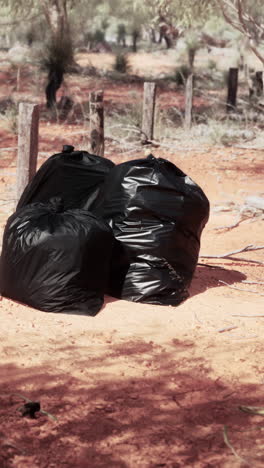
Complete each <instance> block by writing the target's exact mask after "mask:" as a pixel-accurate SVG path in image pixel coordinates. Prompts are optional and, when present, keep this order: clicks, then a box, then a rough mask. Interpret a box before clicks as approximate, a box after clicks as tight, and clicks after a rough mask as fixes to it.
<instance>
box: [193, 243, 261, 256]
mask: <svg viewBox="0 0 264 468" xmlns="http://www.w3.org/2000/svg"><path fill="white" fill-rule="evenodd" d="M261 249H264V245H259V246H257V245H253V244H249V245H246V247H243V248H242V249H238V250H233V251H232V252H227V253H225V254H222V255H200V258H229V257H231V256H232V255H235V254H238V253H241V252H252V251H254V250H261Z"/></svg>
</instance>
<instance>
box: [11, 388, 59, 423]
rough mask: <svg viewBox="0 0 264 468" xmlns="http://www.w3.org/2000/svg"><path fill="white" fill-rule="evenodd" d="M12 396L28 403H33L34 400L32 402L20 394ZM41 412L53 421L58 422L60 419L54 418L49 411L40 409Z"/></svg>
mask: <svg viewBox="0 0 264 468" xmlns="http://www.w3.org/2000/svg"><path fill="white" fill-rule="evenodd" d="M12 395H14V396H17V397H19V398H21V399H22V400H24V401H26V402H27V403H33V401H32V400H30V399H29V398H27V397H25V396H23V395H21V394H20V393H13V394H12ZM39 412H40V413H42V414H45V416H48V417H49V418H50V419H52V420H53V421H58V418H57V417H56V416H53V414H51V413H48V412H47V411H44V410H42V409H40V410H39Z"/></svg>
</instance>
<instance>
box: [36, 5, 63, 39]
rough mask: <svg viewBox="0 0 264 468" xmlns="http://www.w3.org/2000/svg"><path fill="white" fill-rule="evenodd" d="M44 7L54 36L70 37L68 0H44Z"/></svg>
mask: <svg viewBox="0 0 264 468" xmlns="http://www.w3.org/2000/svg"><path fill="white" fill-rule="evenodd" d="M42 8H43V11H44V15H45V17H46V20H47V22H48V25H49V27H50V31H51V35H52V37H53V38H61V37H65V36H66V37H68V36H69V35H70V27H69V22H68V14H67V0H43V4H42Z"/></svg>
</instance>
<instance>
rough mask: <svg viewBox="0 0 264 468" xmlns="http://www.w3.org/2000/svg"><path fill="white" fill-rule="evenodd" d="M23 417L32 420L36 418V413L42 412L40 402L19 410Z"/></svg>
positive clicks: (26, 404)
mask: <svg viewBox="0 0 264 468" xmlns="http://www.w3.org/2000/svg"><path fill="white" fill-rule="evenodd" d="M19 411H20V412H21V415H22V416H29V417H30V418H32V419H35V418H36V413H37V412H38V411H40V402H39V401H30V402H28V403H25V404H24V405H23V406H21V408H19Z"/></svg>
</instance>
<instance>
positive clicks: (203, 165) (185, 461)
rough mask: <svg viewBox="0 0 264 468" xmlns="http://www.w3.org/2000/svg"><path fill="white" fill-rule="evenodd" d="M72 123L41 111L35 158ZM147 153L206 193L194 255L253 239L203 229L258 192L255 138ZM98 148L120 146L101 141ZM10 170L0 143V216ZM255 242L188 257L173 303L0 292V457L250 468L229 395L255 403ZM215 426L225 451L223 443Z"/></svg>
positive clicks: (11, 160)
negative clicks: (86, 312)
mask: <svg viewBox="0 0 264 468" xmlns="http://www.w3.org/2000/svg"><path fill="white" fill-rule="evenodd" d="M107 92H108V93H110V92H112V90H111V89H108V91H107ZM123 93H124V94H125V88H124V90H123ZM21 95H22V93H21ZM81 128H83V127H81V126H77V125H76V126H67V127H66V126H65V125H62V124H60V125H59V124H51V125H48V124H47V122H44V121H43V122H41V126H40V155H41V157H40V160H39V163H42V162H43V161H44V158H45V157H44V156H43V153H47V154H53V153H54V152H57V151H59V150H60V149H61V146H62V144H63V143H65V142H66V143H70V142H73V144H75V145H76V148H78V149H86V148H84V147H83V146H82V143H81V142H82V139H81V136H80V135H77V131H78V129H81ZM73 133H74V136H72V134H73ZM187 143H188V142H187ZM15 146H16V138H15V137H14V136H13V135H12V134H11V133H10V132H8V131H7V130H5V129H4V128H1V147H2V148H7V147H15ZM183 146H186V142H183ZM154 154H155V155H156V156H163V157H167V158H168V159H170V160H171V161H173V162H174V163H175V164H176V165H178V166H179V167H180V168H181V169H182V170H183V171H185V172H187V173H188V175H189V176H190V177H192V178H193V179H194V180H195V181H196V182H197V183H199V184H200V185H201V187H202V188H203V189H204V191H205V193H206V194H207V196H208V198H209V199H210V202H211V206H212V211H211V217H210V220H209V223H208V225H207V226H206V229H205V231H204V233H203V237H202V245H201V255H203V254H222V253H225V252H228V251H232V250H236V249H239V248H242V247H244V246H246V245H248V244H255V245H263V222H261V221H260V220H255V221H254V220H246V221H243V222H242V223H241V224H240V225H239V226H238V227H237V228H235V229H232V230H229V231H216V230H214V228H216V227H219V226H223V225H227V224H231V223H232V222H234V220H235V218H236V213H235V212H233V211H231V212H223V211H220V212H219V213H218V212H215V211H214V209H213V208H214V207H215V206H216V205H218V204H219V205H224V204H225V203H227V202H228V201H233V202H235V203H242V202H243V201H244V200H245V197H247V196H249V195H258V194H260V193H261V192H263V176H262V174H261V169H262V168H263V151H250V150H245V149H238V148H232V147H231V148H228V149H226V148H221V147H206V148H197V149H196V150H195V151H187V150H182V149H181V148H178V149H177V148H176V149H175V150H172V151H170V153H168V154H166V153H165V152H164V151H160V150H159V149H156V150H155V152H154ZM109 156H110V157H111V158H112V159H113V161H114V162H121V161H122V160H124V159H125V157H124V156H123V155H122V154H120V153H119V154H118V153H117V154H115V153H114V148H111V149H109ZM136 156H138V155H137V154H135V155H133V157H136ZM142 156H143V152H142ZM14 183H15V152H14V151H12V150H3V151H2V156H1V177H0V195H1V200H3V204H2V205H1V207H0V224H1V227H2V228H3V226H4V223H5V220H6V219H7V216H8V215H9V214H10V213H11V212H12V202H11V200H12V198H14ZM5 200H6V201H5ZM4 203H5V204H4ZM263 252H264V251H262V250H259V251H255V252H246V253H241V254H239V255H237V257H239V258H240V257H241V260H227V259H226V260H223V259H222V260H221V259H200V263H201V264H200V265H198V267H197V270H196V273H195V277H194V279H193V283H192V286H191V290H190V298H189V299H188V300H187V301H186V302H185V303H184V304H182V305H180V306H179V307H177V308H173V307H161V306H160V307H156V306H153V305H142V304H135V303H129V302H125V301H118V300H114V299H112V298H106V301H105V305H104V308H103V309H102V311H101V312H100V313H99V314H98V316H97V317H95V318H91V317H83V316H76V315H67V314H51V313H50V314H47V313H44V312H40V311H37V310H33V309H30V308H28V307H26V306H23V305H20V304H18V303H15V302H12V301H10V300H8V299H4V298H3V299H2V301H1V302H0V314H1V329H2V333H1V344H0V346H1V364H0V366H1V373H0V421H1V428H0V447H1V450H0V466H1V467H3V468H25V467H27V468H52V467H54V468H55V467H56V468H57V467H68V468H72V467H78V468H86V467H88V468H101V467H102V468H103V467H113V468H135V467H139V468H154V467H167V468H178V467H184V468H185V467H195V468H196V467H197V468H209V467H210V468H238V467H243V466H252V467H262V466H263V464H264V451H263V447H264V444H263V430H264V421H263V416H260V415H250V414H247V413H245V412H242V411H241V410H240V409H239V406H240V405H246V406H262V407H263V406H264V399H263V385H264V375H263V355H262V353H263V351H264V345H263V320H264V310H263V286H262V285H261V284H247V283H243V282H242V281H245V280H246V281H257V282H260V281H262V282H263V281H264V278H263V265H260V264H257V263H253V262H252V263H251V262H248V261H246V260H245V259H247V260H251V261H253V260H257V261H264V255H263ZM205 264H210V265H214V266H217V267H221V268H209V267H206V266H205ZM221 281H224V282H225V283H227V284H224V283H221ZM233 288H240V289H241V290H240V289H239V290H237V289H233ZM249 291H250V292H249ZM255 292H257V293H255ZM257 316H258V317H257ZM17 393H19V394H22V395H24V396H25V397H27V398H29V399H32V400H39V401H40V402H41V406H42V408H43V409H44V410H46V411H48V412H49V413H51V414H52V415H54V416H56V418H57V420H56V421H54V420H52V419H50V418H49V417H48V416H47V415H44V414H42V413H40V414H39V415H38V416H37V418H36V419H28V418H23V417H21V415H20V413H19V411H18V410H17V409H18V408H19V407H20V406H21V404H23V401H22V399H21V398H20V397H19V396H17V395H15V394H17ZM225 426H226V427H227V431H228V437H229V441H230V443H231V444H232V445H233V447H234V448H235V450H236V452H235V454H234V453H233V452H232V450H231V449H230V447H228V446H227V445H226V444H225V442H224V433H223V430H224V427H225ZM243 460H244V461H243Z"/></svg>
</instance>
